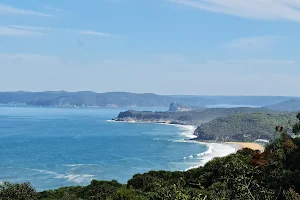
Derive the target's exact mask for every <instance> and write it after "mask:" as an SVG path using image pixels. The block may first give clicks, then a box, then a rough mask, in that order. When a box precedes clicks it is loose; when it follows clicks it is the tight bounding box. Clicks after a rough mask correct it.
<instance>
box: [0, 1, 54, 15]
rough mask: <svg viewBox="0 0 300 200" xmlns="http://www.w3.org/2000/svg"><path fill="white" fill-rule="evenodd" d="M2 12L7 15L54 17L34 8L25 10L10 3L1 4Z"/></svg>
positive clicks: (0, 11)
mask: <svg viewBox="0 0 300 200" xmlns="http://www.w3.org/2000/svg"><path fill="white" fill-rule="evenodd" d="M0 14H6V15H32V16H40V17H52V16H53V15H50V14H45V13H41V12H37V11H33V10H25V9H19V8H14V7H12V6H10V5H5V4H0Z"/></svg>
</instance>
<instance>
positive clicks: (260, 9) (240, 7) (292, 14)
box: [167, 0, 300, 22]
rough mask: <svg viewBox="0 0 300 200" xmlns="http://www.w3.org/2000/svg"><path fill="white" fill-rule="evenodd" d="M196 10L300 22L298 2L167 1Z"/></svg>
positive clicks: (293, 0) (236, 0)
mask: <svg viewBox="0 0 300 200" xmlns="http://www.w3.org/2000/svg"><path fill="white" fill-rule="evenodd" d="M167 1H169V2H172V3H177V4H182V5H185V6H190V7H193V8H196V9H200V10H205V11H210V12H216V13H223V14H229V15H235V16H240V17H246V18H254V19H265V20H278V19H283V20H293V21H298V22H300V9H299V8H300V1H299V0H167Z"/></svg>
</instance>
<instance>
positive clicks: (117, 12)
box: [0, 0, 300, 96]
mask: <svg viewBox="0 0 300 200" xmlns="http://www.w3.org/2000/svg"><path fill="white" fill-rule="evenodd" d="M299 52H300V0H76V1H74V0H26V1H24V0H0V91H19V90H23V91H46V90H67V91H95V92H109V91H127V92H137V93H157V94H193V95H272V96H273V95H280V96H285V95H286V96H300V90H299V80H300V65H299V63H300V57H299V55H300V53H299Z"/></svg>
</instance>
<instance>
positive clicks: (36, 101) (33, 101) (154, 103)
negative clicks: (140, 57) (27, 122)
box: [0, 91, 174, 107]
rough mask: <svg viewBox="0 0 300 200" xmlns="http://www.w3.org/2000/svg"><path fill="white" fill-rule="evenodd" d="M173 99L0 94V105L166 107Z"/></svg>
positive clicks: (127, 95) (118, 94)
mask: <svg viewBox="0 0 300 200" xmlns="http://www.w3.org/2000/svg"><path fill="white" fill-rule="evenodd" d="M173 100H174V99H173V98H172V97H168V96H162V95H156V94H149V93H146V94H136V93H128V92H109V93H95V92H88V91H87V92H65V91H61V92H0V103H2V104H14V103H25V104H27V105H34V106H98V107H168V106H169V104H170V103H171V102H172V101H173Z"/></svg>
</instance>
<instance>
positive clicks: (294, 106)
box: [266, 98, 300, 111]
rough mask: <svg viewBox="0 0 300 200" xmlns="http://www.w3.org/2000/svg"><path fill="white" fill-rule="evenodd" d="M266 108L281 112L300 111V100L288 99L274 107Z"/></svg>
mask: <svg viewBox="0 0 300 200" xmlns="http://www.w3.org/2000/svg"><path fill="white" fill-rule="evenodd" d="M266 108H268V109H271V110H279V111H300V99H298V98H292V99H288V100H286V101H283V102H280V103H277V104H274V105H270V106H266Z"/></svg>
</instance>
